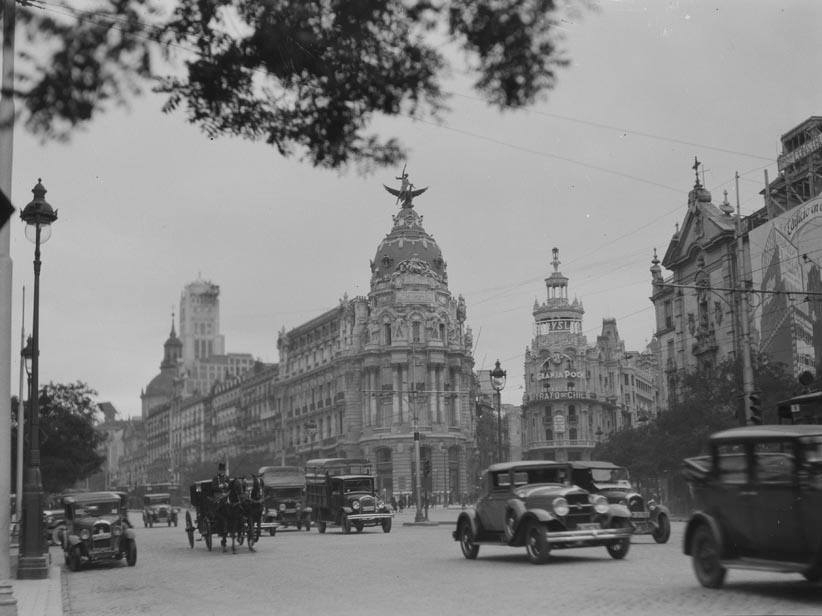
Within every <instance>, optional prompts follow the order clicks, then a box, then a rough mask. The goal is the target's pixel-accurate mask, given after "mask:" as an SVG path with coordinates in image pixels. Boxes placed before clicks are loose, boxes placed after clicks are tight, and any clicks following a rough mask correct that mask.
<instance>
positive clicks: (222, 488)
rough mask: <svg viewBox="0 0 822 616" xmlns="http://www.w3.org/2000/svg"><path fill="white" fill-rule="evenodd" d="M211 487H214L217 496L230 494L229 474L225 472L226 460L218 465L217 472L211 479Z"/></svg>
mask: <svg viewBox="0 0 822 616" xmlns="http://www.w3.org/2000/svg"><path fill="white" fill-rule="evenodd" d="M211 487H212V488H213V489H214V496H215V497H217V498H220V497H223V496H225V495H226V494H228V475H226V473H225V462H220V463H219V464H218V465H217V474H216V475H214V477H213V478H212V480H211Z"/></svg>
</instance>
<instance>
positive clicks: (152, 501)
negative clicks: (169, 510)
mask: <svg viewBox="0 0 822 616" xmlns="http://www.w3.org/2000/svg"><path fill="white" fill-rule="evenodd" d="M169 500H170V499H169V497H168V496H160V497H157V496H146V497H145V499H144V502H145V504H146V505H167V504H168V502H169Z"/></svg>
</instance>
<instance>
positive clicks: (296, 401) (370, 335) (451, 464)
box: [274, 176, 474, 499]
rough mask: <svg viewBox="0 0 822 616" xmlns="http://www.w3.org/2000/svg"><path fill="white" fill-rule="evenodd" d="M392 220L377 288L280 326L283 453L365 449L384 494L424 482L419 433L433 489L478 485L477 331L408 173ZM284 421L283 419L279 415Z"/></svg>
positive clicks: (379, 255)
mask: <svg viewBox="0 0 822 616" xmlns="http://www.w3.org/2000/svg"><path fill="white" fill-rule="evenodd" d="M402 179H403V185H402V187H401V188H400V189H399V190H393V189H389V192H392V194H394V195H396V196H397V197H398V202H401V208H400V211H399V212H398V213H397V214H396V215H395V216H394V218H393V228H392V229H391V231H390V232H389V233H388V234H387V235H386V237H385V238H384V239H383V240H382V242H380V244H379V246H378V248H377V251H376V254H375V257H374V260H373V261H372V262H371V283H370V292H369V293H368V295H367V296H365V297H354V298H348V297H347V296H345V297H343V298H342V299H341V300H340V301H339V304H338V306H336V307H335V308H334V309H332V310H329V311H327V312H326V313H324V314H322V315H320V316H319V317H317V318H315V319H312V320H311V321H309V322H307V323H304V324H302V325H300V326H298V327H295V328H293V329H291V330H288V331H286V330H283V331H281V332H280V335H279V338H278V342H277V346H278V350H279V354H280V364H279V366H280V372H279V382H278V384H277V386H276V387H275V392H276V393H275V398H276V400H275V402H274V407H275V409H276V410H275V411H274V413H275V415H277V414H279V421H280V423H281V433H282V442H283V444H284V447H285V450H284V455H283V457H284V458H285V460H286V461H287V463H289V464H291V463H301V462H303V461H304V460H306V459H308V458H309V457H326V456H342V457H364V458H369V459H371V460H372V461H373V462H374V464H375V468H376V475H377V483H378V488H379V490H380V491H381V492H383V493H384V494H396V495H399V494H411V493H412V492H413V491H414V486H415V485H416V472H417V469H416V461H415V441H414V435H415V434H417V435H419V438H420V450H421V459H423V460H425V459H427V460H430V462H431V468H432V472H433V476H432V477H431V479H430V484H429V485H430V490H431V491H433V492H440V493H443V494H448V495H451V498H452V499H454V498H457V497H458V496H457V495H461V494H462V493H464V492H466V491H468V490H469V489H471V487H472V486H469V483H471V482H469V477H468V472H467V468H468V458H469V456H470V455H471V454H472V451H473V448H472V444H473V425H474V417H473V403H472V399H473V398H472V390H471V388H472V382H473V376H472V375H473V373H472V370H473V359H472V355H471V351H472V345H473V340H472V335H471V331H470V328H468V327H467V326H466V322H465V321H466V307H465V302H464V300H463V299H462V297H461V296H460V297H457V298H455V297H454V296H453V295H452V294H451V292H450V290H449V288H448V277H447V273H446V262H445V260H444V259H443V257H442V253H441V251H440V248H439V246H438V245H437V243H436V242H435V241H434V239H433V237H431V236H430V235H429V234H428V233H427V232H426V231H425V229H424V228H423V226H422V216H420V215H419V214H418V213H417V211H416V209H415V208H414V203H413V199H414V197H417V196H418V195H420V194H421V193H422V192H423V191H424V190H425V189H422V190H418V191H414V190H413V189H412V188H411V187H410V185H409V184H408V183H407V177H406V176H403V178H402ZM275 422H276V419H275Z"/></svg>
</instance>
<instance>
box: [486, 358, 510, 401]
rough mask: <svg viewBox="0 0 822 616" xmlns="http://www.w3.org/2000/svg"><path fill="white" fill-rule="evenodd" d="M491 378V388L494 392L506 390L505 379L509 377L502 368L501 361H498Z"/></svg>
mask: <svg viewBox="0 0 822 616" xmlns="http://www.w3.org/2000/svg"><path fill="white" fill-rule="evenodd" d="M489 376H490V377H491V387H493V388H494V391H496V392H497V393H499V392H501V391H502V390H503V389H505V379H506V378H507V376H508V373H507V372H506V371H505V370H503V369H502V368H500V365H499V360H497V362H496V365H495V366H494V369H493V370H491V372H490V374H489Z"/></svg>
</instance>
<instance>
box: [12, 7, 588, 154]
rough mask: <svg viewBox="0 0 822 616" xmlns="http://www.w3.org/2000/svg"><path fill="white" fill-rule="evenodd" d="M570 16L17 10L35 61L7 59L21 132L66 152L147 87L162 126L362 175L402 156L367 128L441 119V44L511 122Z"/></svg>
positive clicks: (459, 11) (558, 56)
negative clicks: (180, 115) (100, 118)
mask: <svg viewBox="0 0 822 616" xmlns="http://www.w3.org/2000/svg"><path fill="white" fill-rule="evenodd" d="M580 5H581V6H583V7H586V8H590V7H593V4H591V3H590V2H589V0H583V2H582V3H580ZM32 7H33V8H32ZM576 12H577V10H576V9H574V8H572V6H571V3H569V2H566V1H564V0H440V1H432V0H299V1H294V0H265V1H261V0H176V2H173V3H172V2H167V1H166V0H95V1H94V2H91V8H89V9H88V10H80V9H76V8H70V7H68V6H61V7H60V8H59V10H58V9H56V8H54V7H50V6H49V5H48V4H40V3H36V4H34V3H33V4H32V5H31V6H30V7H21V9H20V13H21V17H20V19H19V20H20V21H21V22H22V23H24V24H25V26H26V34H27V35H28V37H27V38H28V42H29V43H30V45H31V47H32V48H34V46H35V45H36V46H37V49H38V52H37V53H34V52H33V51H24V52H23V53H22V54H21V62H20V66H21V71H20V75H19V78H18V81H17V84H16V94H17V95H18V96H19V97H20V98H22V101H23V104H24V110H25V125H26V127H27V128H28V129H29V130H30V131H32V132H34V133H35V134H39V135H41V136H43V137H45V138H67V137H68V135H69V134H70V133H71V132H72V130H74V129H76V128H77V127H80V126H83V125H85V124H86V123H87V122H89V121H90V120H91V119H92V118H93V117H94V116H96V115H97V114H99V113H100V112H101V111H104V110H106V109H108V108H109V107H111V106H112V105H116V104H125V103H127V102H128V100H129V99H130V98H131V97H132V96H134V95H136V94H139V93H140V92H141V91H142V90H143V88H144V87H145V86H146V85H147V84H153V89H154V90H155V91H157V92H160V93H163V94H166V95H167V100H166V104H165V106H164V111H166V112H170V111H173V110H177V109H182V110H184V111H185V114H186V116H187V119H188V121H189V122H191V123H193V124H195V125H197V126H199V127H200V128H201V129H202V130H204V131H205V133H206V134H207V135H208V136H210V137H212V138H213V137H217V136H223V135H229V136H240V137H243V138H247V139H251V140H255V141H257V140H262V141H265V142H266V143H268V144H270V145H273V146H274V147H276V148H277V150H278V151H279V152H280V153H281V154H282V155H284V156H295V155H298V156H300V157H301V158H304V159H307V160H309V161H310V162H311V163H313V164H314V165H315V166H320V167H327V168H339V167H342V166H344V165H346V164H347V163H349V162H355V163H358V164H360V165H361V166H362V167H363V168H364V170H368V168H370V167H372V166H373V165H387V164H393V163H396V162H397V161H399V160H401V159H402V158H403V157H404V156H405V152H404V151H403V149H402V146H401V145H400V144H399V143H398V142H397V140H396V139H394V138H389V139H381V138H380V137H379V136H378V135H376V134H371V133H368V130H369V125H370V124H371V123H372V122H373V120H374V118H375V116H377V115H384V116H397V115H407V116H411V117H415V118H416V117H422V116H424V115H426V114H431V115H432V116H433V117H435V118H437V117H440V114H441V113H442V112H443V111H445V110H446V98H447V97H446V95H445V93H444V92H443V90H442V87H441V82H442V80H443V78H445V77H446V76H447V75H448V72H449V70H450V68H451V67H450V64H449V62H448V60H447V58H446V55H445V54H444V53H443V44H446V43H447V44H450V46H451V47H452V48H456V49H457V50H459V51H461V52H462V54H463V57H464V59H465V62H466V64H467V65H468V67H469V68H468V71H469V73H470V74H471V76H472V77H473V78H474V84H473V85H474V88H475V89H476V90H477V91H478V93H479V94H480V95H481V96H482V97H484V98H485V100H487V101H488V102H489V103H491V104H492V105H495V106H496V107H498V108H500V109H516V108H521V107H524V106H526V105H529V104H532V103H533V102H534V101H536V100H537V99H539V98H541V97H542V96H544V95H545V93H547V92H548V91H549V90H551V89H552V88H553V87H554V86H555V84H556V72H557V70H558V69H559V68H561V67H565V66H566V65H567V64H568V60H567V58H566V57H565V55H564V51H563V50H561V49H560V47H559V44H560V43H561V31H558V28H557V24H558V23H559V21H560V19H561V17H562V15H569V16H570V15H571V13H574V16H576Z"/></svg>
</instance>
